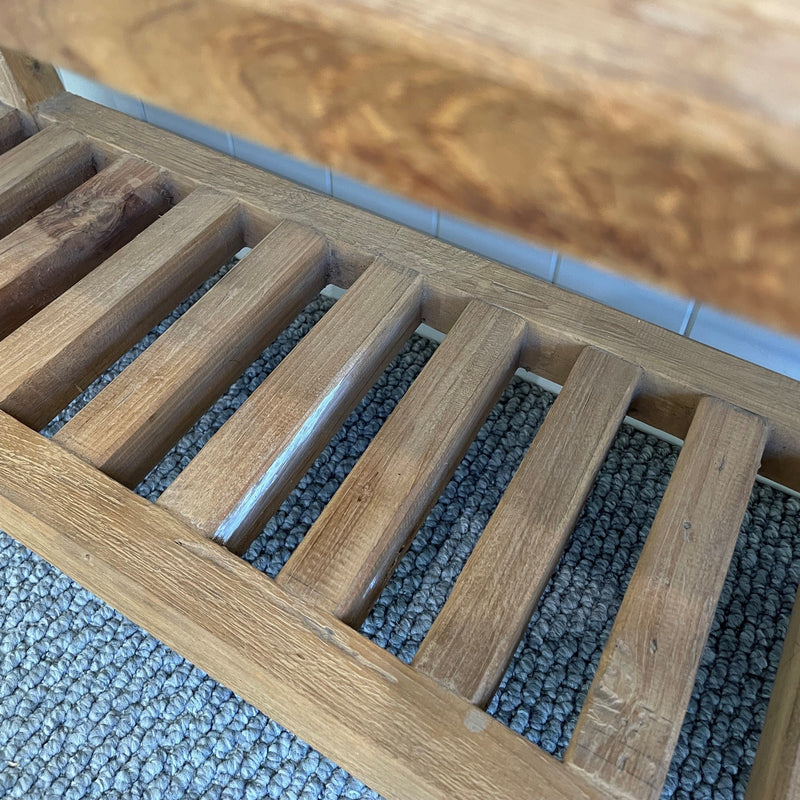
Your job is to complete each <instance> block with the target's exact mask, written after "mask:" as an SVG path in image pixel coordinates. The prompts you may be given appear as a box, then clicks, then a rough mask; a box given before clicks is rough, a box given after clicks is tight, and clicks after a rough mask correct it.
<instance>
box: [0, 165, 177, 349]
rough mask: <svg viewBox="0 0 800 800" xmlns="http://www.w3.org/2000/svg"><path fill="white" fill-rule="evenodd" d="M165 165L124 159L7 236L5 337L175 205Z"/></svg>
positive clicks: (2, 253) (1, 256)
mask: <svg viewBox="0 0 800 800" xmlns="http://www.w3.org/2000/svg"><path fill="white" fill-rule="evenodd" d="M168 203H169V199H168V197H167V195H166V193H165V192H164V189H163V186H162V180H161V176H160V171H159V168H158V167H156V166H154V165H153V164H150V163H148V162H146V161H143V160H141V159H138V158H133V157H124V158H121V159H119V161H116V162H115V163H113V164H112V165H111V166H109V167H107V168H106V169H104V170H102V171H101V172H99V173H98V174H97V175H95V176H94V177H93V178H90V179H89V180H88V181H87V182H86V183H84V184H82V185H81V186H79V187H78V188H77V189H75V190H74V191H73V192H70V194H68V195H67V196H66V197H64V198H62V199H61V200H59V201H58V202H57V203H55V204H54V205H52V206H50V207H49V208H47V209H45V210H44V211H43V212H42V213H41V214H39V215H38V216H36V217H34V218H33V219H32V220H30V221H29V222H26V223H25V224H24V225H22V226H21V227H19V228H17V229H16V230H15V231H14V232H13V233H11V234H9V235H8V236H6V237H5V238H4V239H3V240H2V241H0V338H2V337H4V336H6V335H8V334H9V333H10V332H11V331H12V330H14V328H16V327H17V326H19V325H21V324H22V323H23V322H25V320H27V319H29V318H30V317H32V316H33V315H34V314H35V313H36V312H37V311H38V310H39V309H41V308H43V307H44V306H46V305H47V303H49V302H50V301H51V300H53V299H54V298H55V297H57V296H58V295H59V294H60V293H61V292H63V291H64V290H65V289H66V288H67V287H68V286H70V285H71V284H73V283H75V282H77V281H78V280H79V279H80V278H82V277H83V276H84V275H86V274H87V273H88V272H89V271H90V270H91V269H92V268H93V267H95V266H96V265H97V264H99V263H100V262H101V261H102V260H103V259H104V258H106V257H107V256H109V255H111V253H113V252H114V251H115V250H116V249H117V248H118V247H120V246H121V245H124V244H125V243H126V242H127V241H130V240H131V239H132V238H133V237H134V236H135V235H136V234H137V233H139V232H140V231H141V230H142V229H143V228H144V227H146V226H147V225H148V224H149V223H151V222H153V221H154V220H155V219H156V218H157V217H158V215H159V214H160V213H163V212H164V211H166V209H167V208H168Z"/></svg>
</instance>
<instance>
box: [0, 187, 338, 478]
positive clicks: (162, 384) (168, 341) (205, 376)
mask: <svg viewBox="0 0 800 800" xmlns="http://www.w3.org/2000/svg"><path fill="white" fill-rule="evenodd" d="M195 194H197V193H195ZM194 196H195V195H190V197H189V200H191V198H192V197H194ZM187 202H188V200H185V201H184V203H187ZM230 202H231V201H230V200H228V203H230ZM181 205H183V204H180V205H178V206H177V208H178V209H179V208H180V207H181ZM171 213H173V212H171ZM327 261H328V247H327V243H326V241H325V240H324V239H323V238H322V237H321V236H319V235H318V234H316V233H314V232H313V231H311V230H308V229H306V228H301V227H300V226H298V225H295V224H293V223H291V222H287V223H283V224H281V225H279V226H278V227H277V228H276V229H275V230H274V231H273V232H272V233H271V234H270V235H269V236H267V238H266V239H265V240H264V241H262V242H261V243H260V244H259V245H258V246H257V247H256V248H254V249H253V250H252V251H251V252H250V253H249V254H248V255H246V256H245V257H244V259H243V260H242V261H241V262H240V263H239V264H237V265H236V266H235V267H234V268H233V269H232V270H231V271H230V272H229V273H228V274H227V275H225V276H224V277H223V278H222V279H221V280H220V281H219V282H218V283H217V284H216V285H215V286H214V287H212V289H211V290H210V291H209V292H208V293H207V294H205V295H204V296H203V297H202V298H201V299H200V300H198V301H197V302H196V303H195V304H194V305H193V306H192V307H191V308H190V309H189V310H188V311H186V312H185V313H184V314H183V315H182V316H181V317H180V318H179V319H178V320H177V321H176V322H175V323H173V324H172V325H171V326H170V327H169V329H168V330H167V331H166V332H165V333H164V334H162V335H161V336H160V337H159V338H158V339H157V340H156V341H155V342H154V343H153V344H152V345H150V347H149V348H148V349H147V350H146V351H145V352H144V353H143V354H142V355H140V356H139V357H138V358H137V359H136V360H135V361H134V362H133V364H131V365H130V366H129V367H128V368H127V369H126V370H125V371H124V372H123V373H122V374H121V375H120V376H119V377H117V378H116V379H115V380H114V381H112V382H111V383H110V384H109V385H108V386H107V387H106V388H105V389H103V391H102V392H100V394H99V395H98V396H97V397H95V398H94V399H93V400H92V401H91V402H90V403H89V404H88V405H87V406H86V407H85V408H83V409H82V410H81V411H80V412H78V414H77V415H76V416H75V417H73V418H72V419H71V420H70V421H69V422H68V423H67V424H66V425H65V426H64V427H63V428H62V429H61V430H60V431H59V432H58V433H57V434H56V436H55V437H54V438H55V440H56V441H57V442H59V443H60V444H62V445H63V446H64V447H66V448H68V449H69V450H71V451H72V452H74V453H77V454H78V455H80V456H81V458H83V459H84V460H86V461H88V462H89V463H91V464H94V465H95V466H97V467H99V468H100V469H102V470H103V472H105V473H106V474H107V475H110V476H112V477H113V478H115V479H116V480H118V481H120V482H121V483H123V484H126V485H129V486H133V485H135V484H136V483H138V481H140V480H141V479H142V478H143V477H144V476H145V475H146V474H147V472H149V470H150V469H152V467H153V466H154V465H155V464H156V463H157V462H158V460H159V459H160V458H161V457H162V456H163V455H164V454H165V453H166V451H167V450H168V449H169V448H170V447H171V446H172V445H173V444H174V443H175V442H176V441H177V440H178V439H179V438H180V437H181V436H182V435H183V433H184V432H185V431H186V429H187V428H188V427H189V426H190V425H191V424H192V423H193V422H194V421H195V420H196V419H197V417H199V416H200V414H202V413H203V411H205V410H206V409H207V408H208V407H209V406H210V405H211V404H212V403H213V401H214V400H215V399H216V398H217V397H218V396H219V395H220V394H222V393H223V392H224V391H225V389H227V388H228V386H229V385H230V384H231V383H232V382H233V381H234V380H235V379H236V378H237V377H238V375H239V374H240V373H241V372H243V371H244V370H245V368H246V367H247V365H248V364H249V363H250V362H251V361H252V360H253V359H254V358H255V357H256V356H257V355H258V353H259V352H260V351H261V350H262V349H263V348H264V347H266V346H267V344H269V342H270V341H271V340H272V339H273V338H274V337H275V336H276V335H277V334H278V333H279V332H280V331H281V330H282V329H283V328H284V327H285V325H286V324H288V323H289V322H290V321H291V319H292V317H294V316H295V315H296V314H297V313H298V312H299V311H300V310H301V309H302V307H303V306H304V305H305V304H306V303H308V302H309V301H310V300H311V298H312V297H313V296H314V295H315V294H316V293H317V292H319V291H320V290H321V289H322V288H323V286H324V284H325V278H326V267H327ZM0 347H2V345H0ZM0 358H2V356H0ZM254 444H255V442H254ZM240 456H241V457H246V455H245V453H244V452H242V453H241V454H240Z"/></svg>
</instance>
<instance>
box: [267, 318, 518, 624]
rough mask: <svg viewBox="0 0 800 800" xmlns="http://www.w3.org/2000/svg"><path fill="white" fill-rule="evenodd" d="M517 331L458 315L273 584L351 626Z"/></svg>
mask: <svg viewBox="0 0 800 800" xmlns="http://www.w3.org/2000/svg"><path fill="white" fill-rule="evenodd" d="M524 333H525V324H524V323H523V322H522V320H520V319H519V318H518V317H515V316H513V315H512V314H508V313H507V312H505V311H501V310H499V309H496V308H492V307H491V306H486V305H484V304H482V303H471V304H470V305H469V306H467V308H466V310H465V311H464V313H463V314H462V315H461V317H460V318H459V320H458V322H457V323H456V324H455V325H454V326H453V328H452V330H451V331H450V333H449V334H448V336H447V338H446V339H445V340H444V343H443V344H441V345H440V346H439V348H438V349H437V350H436V352H435V353H434V354H433V356H432V357H431V360H430V361H429V362H428V363H427V364H426V365H425V367H424V368H423V370H422V372H421V373H420V374H419V376H418V377H417V379H416V380H415V381H414V383H413V384H412V386H411V388H410V389H409V390H408V392H407V393H406V395H405V396H404V397H403V399H402V400H401V401H400V403H399V404H398V406H397V408H396V409H395V410H394V411H393V412H392V414H391V415H390V417H389V419H388V420H386V422H385V423H384V425H383V427H382V428H381V429H380V431H379V432H378V434H377V435H376V436H375V438H374V439H373V441H372V442H371V443H370V445H369V447H368V448H367V450H366V452H365V453H364V454H363V455H362V456H361V458H360V459H359V461H358V463H357V464H356V466H355V467H354V468H353V470H352V471H351V472H350V474H349V475H348V476H347V478H346V479H345V481H344V483H343V484H342V486H341V487H340V488H339V490H338V491H337V492H336V494H335V495H334V497H333V499H332V500H331V501H330V503H328V505H327V506H326V507H325V508H324V510H323V511H322V514H321V515H320V517H319V519H318V520H317V521H316V523H315V524H314V525H313V526H312V528H311V530H310V531H309V532H308V533H307V534H306V536H305V538H304V539H303V541H302V542H301V543H300V545H299V546H298V548H297V549H296V550H295V552H294V554H293V555H292V557H291V558H290V559H289V562H288V563H287V564H286V566H285V567H284V568H283V569H282V570H281V572H280V574H279V575H278V582H279V583H281V584H282V585H284V586H285V587H286V588H287V589H289V590H290V591H291V592H292V593H293V594H299V595H302V596H304V597H306V598H307V599H308V600H309V601H311V602H313V603H314V605H316V606H318V607H320V608H324V609H326V610H329V611H330V612H331V613H332V614H334V615H335V616H336V617H338V618H339V619H341V620H343V621H345V622H347V623H348V624H350V625H353V626H355V627H358V626H359V625H360V624H361V623H362V622H363V620H364V618H365V617H366V616H367V614H368V613H369V610H370V608H372V605H373V603H374V602H375V600H376V599H377V597H378V595H379V594H380V592H381V590H382V589H383V587H384V585H385V584H386V581H387V580H388V579H389V578H390V577H391V574H392V572H393V571H394V568H395V567H396V566H397V563H398V561H399V560H400V558H401V557H402V556H403V553H405V551H406V550H407V548H408V546H409V544H410V543H411V540H412V538H413V536H414V534H415V533H416V531H417V529H418V528H419V526H420V524H421V523H422V521H423V520H424V519H425V516H426V514H427V512H428V511H429V509H430V507H431V506H432V505H433V503H435V502H436V499H437V497H438V496H439V493H440V492H441V490H442V489H443V488H444V485H445V483H446V482H447V480H448V479H449V478H450V476H451V475H452V473H453V471H454V470H455V468H456V466H457V465H458V462H459V461H460V460H461V458H462V456H463V455H464V452H465V451H466V449H467V447H468V446H469V444H470V442H471V441H472V439H473V437H474V436H475V434H476V433H477V431H478V428H479V427H480V425H481V424H482V423H483V421H484V419H485V418H486V415H487V414H488V413H489V411H490V409H491V407H492V405H493V404H494V402H495V401H496V400H497V398H498V396H499V395H500V393H501V392H502V390H503V389H504V388H505V385H506V384H507V383H508V380H509V379H510V377H511V374H512V373H513V371H514V369H515V368H516V366H517V361H518V358H519V351H520V347H521V344H522V341H523V336H524Z"/></svg>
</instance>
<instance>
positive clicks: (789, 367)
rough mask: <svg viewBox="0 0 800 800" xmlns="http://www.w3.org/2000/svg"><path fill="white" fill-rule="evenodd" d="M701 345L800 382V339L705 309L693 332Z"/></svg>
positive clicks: (691, 334)
mask: <svg viewBox="0 0 800 800" xmlns="http://www.w3.org/2000/svg"><path fill="white" fill-rule="evenodd" d="M689 335H690V337H691V338H692V339H696V340H697V341H698V342H703V344H707V345H710V346H711V347H716V348H717V350H723V351H724V352H726V353H731V354H732V355H734V356H738V357H739V358H743V359H745V360H746V361H752V362H753V363H754V364H759V365H760V366H762V367H766V368H767V369H771V370H773V371H774V372H780V373H782V374H783V375H788V376H789V377H790V378H794V379H795V380H800V339H796V338H794V337H793V336H789V335H788V334H784V333H777V332H776V331H772V330H770V329H769V328H764V327H762V326H761V325H756V324H755V323H753V322H748V321H745V320H743V319H739V318H738V317H735V316H733V315H732V314H726V313H723V312H722V311H718V310H717V309H715V308H711V307H710V306H701V307H700V310H699V311H698V312H697V318H696V319H695V321H694V325H693V327H692V330H691V332H690V334H689Z"/></svg>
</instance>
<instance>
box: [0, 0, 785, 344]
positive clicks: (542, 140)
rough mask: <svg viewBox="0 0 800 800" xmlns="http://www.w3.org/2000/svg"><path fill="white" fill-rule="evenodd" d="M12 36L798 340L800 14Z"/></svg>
mask: <svg viewBox="0 0 800 800" xmlns="http://www.w3.org/2000/svg"><path fill="white" fill-rule="evenodd" d="M3 21H4V25H3V27H2V30H0V40H2V42H3V44H5V45H6V46H9V47H16V48H19V49H23V50H26V51H29V52H31V53H34V54H35V55H38V56H39V57H41V58H47V59H50V60H52V61H54V62H55V63H59V64H64V65H65V66H68V67H71V68H73V69H75V70H77V71H79V72H82V73H83V74H86V75H88V77H91V78H95V79H97V80H100V81H104V82H107V83H109V84H110V85H112V86H114V87H116V88H117V89H121V90H123V91H126V92H127V93H129V94H133V95H136V96H142V97H144V98H146V99H147V100H149V101H151V102H153V103H155V104H157V105H160V106H166V107H168V108H171V109H172V110H173V111H176V112H178V113H181V114H184V115H187V116H191V117H196V118H200V119H203V120H205V121H206V122H208V123H210V124H212V125H215V126H216V127H219V128H223V129H227V128H232V129H233V130H234V131H235V132H236V133H238V134H240V135H242V136H245V137H247V138H250V139H255V140H260V141H262V142H263V143H264V144H267V145H269V146H271V147H274V148H278V149H280V150H284V151H288V152H292V153H294V154H295V155H297V156H300V157H301V158H306V159H312V160H314V161H317V162H319V163H323V164H330V165H332V166H333V167H334V168H335V169H337V170H342V171H343V172H345V173H347V174H349V175H352V176H354V177H356V178H360V179H363V180H367V181H370V182H371V183H378V184H380V185H382V186H383V187H384V188H388V189H392V190H394V191H398V192H400V193H404V194H407V195H410V196H412V197H413V198H414V199H415V200H417V201H421V202H424V203H428V204H430V205H432V206H435V207H437V208H443V209H446V210H449V211H452V212H455V213H458V214H459V215H461V216H468V217H473V218H477V219H479V220H480V221H481V222H483V223H484V224H490V225H500V226H505V227H507V228H509V229H511V230H513V231H516V232H518V233H520V234H522V235H525V236H529V237H533V238H535V239H536V240H538V241H542V242H545V243H546V244H548V245H550V246H554V247H558V248H561V249H565V250H567V251H569V252H572V253H574V254H576V255H578V256H580V257H582V258H588V259H591V260H595V261H598V262H600V263H605V264H608V265H611V266H614V267H616V268H617V269H623V268H624V269H627V270H629V271H631V272H633V273H634V274H638V275H640V276H642V277H649V278H651V279H655V280H657V281H661V282H663V283H666V284H668V285H669V286H671V288H673V289H675V290H677V291H679V292H681V293H683V294H685V295H687V296H692V297H698V298H699V299H701V300H707V301H710V302H712V303H715V304H716V305H721V306H723V307H725V308H727V309H729V310H731V311H735V312H739V313H744V314H747V315H750V316H754V317H757V318H759V319H761V320H763V321H764V322H765V323H767V324H770V325H782V326H784V327H786V328H789V329H791V330H794V331H795V332H798V331H800V297H799V296H798V294H797V292H795V291H794V281H795V275H796V258H797V252H798V249H800V205H798V203H797V197H798V196H799V195H800V114H798V112H797V109H798V108H800V89H799V88H798V85H800V82H798V81H797V80H796V76H797V74H798V73H800V13H798V11H797V5H796V4H795V3H794V2H792V0H770V2H756V0H750V1H749V2H747V1H746V0H738V2H733V1H732V0H705V2H702V3H690V2H686V0H653V1H652V2H647V3H641V2H637V0H592V1H591V2H588V0H561V2H558V3H553V2H550V1H549V0H468V1H467V2H454V0H425V1H424V2H423V1H422V0H415V1H414V2H402V3H401V2H397V0H350V2H347V3H327V4H323V5H321V4H320V3H319V2H317V0H184V2H181V3H174V2H172V0H137V2H131V3H114V4H112V5H111V6H110V7H109V8H107V9H105V10H104V13H103V14H102V15H98V14H97V0H50V1H49V2H37V3H35V4H34V3H33V2H32V0H4V3H3ZM143 52H146V53H147V57H146V58H143V57H142V53H143ZM210 96H213V98H214V102H209V101H208V99H209V97H210Z"/></svg>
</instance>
